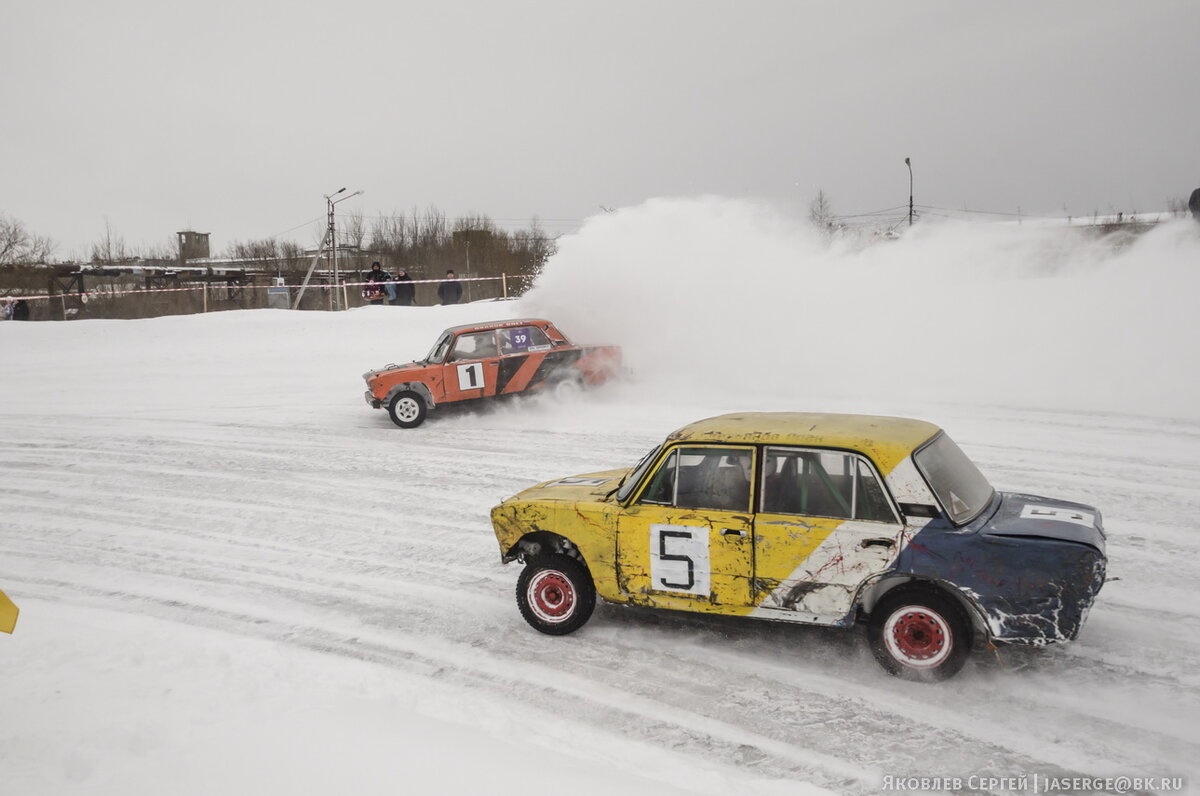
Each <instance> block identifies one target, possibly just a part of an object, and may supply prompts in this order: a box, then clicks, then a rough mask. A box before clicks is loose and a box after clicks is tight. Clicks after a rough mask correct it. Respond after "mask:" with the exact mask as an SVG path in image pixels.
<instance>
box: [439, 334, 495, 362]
mask: <svg viewBox="0 0 1200 796" xmlns="http://www.w3.org/2000/svg"><path fill="white" fill-rule="evenodd" d="M494 356H497V353H496V333H495V332H471V333H470V334H460V335H459V336H458V339H457V340H455V341H454V350H453V351H451V352H450V361H451V362H460V361H462V360H464V359H484V358H485V357H494Z"/></svg>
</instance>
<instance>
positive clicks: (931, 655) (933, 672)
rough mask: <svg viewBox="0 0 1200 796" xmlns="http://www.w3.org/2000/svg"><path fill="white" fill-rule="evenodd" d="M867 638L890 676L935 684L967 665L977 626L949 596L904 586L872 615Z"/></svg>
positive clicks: (890, 593) (877, 605) (884, 601)
mask: <svg viewBox="0 0 1200 796" xmlns="http://www.w3.org/2000/svg"><path fill="white" fill-rule="evenodd" d="M867 638H868V640H869V641H870V644H871V652H873V653H874V654H875V660H877V661H879V665H880V666H882V667H883V668H884V669H885V670H886V671H887V672H888V673H889V674H894V675H896V676H897V677H902V678H904V679H906V680H919V681H924V682H933V681H936V680H945V679H946V678H948V677H953V676H954V675H955V674H957V673H958V670H959V669H961V668H962V667H963V664H964V663H966V661H967V655H968V654H969V653H970V652H971V623H970V620H968V618H967V615H966V614H965V613H964V612H963V609H962V606H960V605H959V604H958V602H957V601H955V600H954V598H953V597H950V596H949V595H946V594H942V593H940V592H937V591H935V590H933V589H918V588H899V589H896V590H894V591H890V592H888V593H887V594H885V595H884V596H883V598H882V599H881V600H880V601H879V602H878V603H877V604H876V605H875V609H874V610H873V611H871V617H870V620H869V622H868V624H867Z"/></svg>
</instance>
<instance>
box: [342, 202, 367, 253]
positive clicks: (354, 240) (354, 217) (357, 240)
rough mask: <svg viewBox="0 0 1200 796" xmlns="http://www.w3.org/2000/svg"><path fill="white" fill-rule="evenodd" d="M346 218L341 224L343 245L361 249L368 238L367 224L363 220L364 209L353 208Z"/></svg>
mask: <svg viewBox="0 0 1200 796" xmlns="http://www.w3.org/2000/svg"><path fill="white" fill-rule="evenodd" d="M344 218H345V220H344V221H342V223H341V224H340V225H339V227H340V229H341V233H342V242H341V245H342V246H346V247H353V248H355V249H359V250H361V249H362V247H363V241H365V240H366V239H367V225H366V222H365V221H364V220H363V214H362V211H361V210H357V209H355V210H351V211H350V212H349V213H347V214H346V215H345V217H344Z"/></svg>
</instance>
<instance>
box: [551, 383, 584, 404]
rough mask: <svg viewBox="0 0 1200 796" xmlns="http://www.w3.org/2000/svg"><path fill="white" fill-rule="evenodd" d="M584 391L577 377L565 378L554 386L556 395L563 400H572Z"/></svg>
mask: <svg viewBox="0 0 1200 796" xmlns="http://www.w3.org/2000/svg"><path fill="white" fill-rule="evenodd" d="M582 392H583V385H582V384H580V383H579V382H578V381H577V380H576V379H565V380H563V381H560V382H559V383H558V384H556V385H555V387H554V395H555V396H556V397H557V398H558V399H559V400H563V401H570V400H573V399H574V398H576V397H578V396H579V394H580V393H582Z"/></svg>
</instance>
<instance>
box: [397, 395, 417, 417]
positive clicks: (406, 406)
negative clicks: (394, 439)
mask: <svg viewBox="0 0 1200 796" xmlns="http://www.w3.org/2000/svg"><path fill="white" fill-rule="evenodd" d="M419 414H421V406H420V404H418V403H417V400H416V399H415V398H401V399H400V400H399V401H396V417H398V418H400V419H401V420H403V421H405V422H408V421H412V420H416V419H417V415H419Z"/></svg>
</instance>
